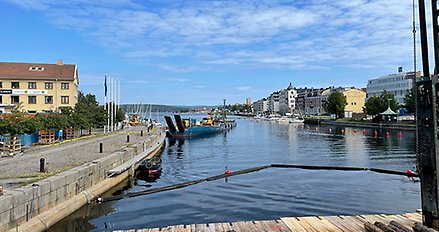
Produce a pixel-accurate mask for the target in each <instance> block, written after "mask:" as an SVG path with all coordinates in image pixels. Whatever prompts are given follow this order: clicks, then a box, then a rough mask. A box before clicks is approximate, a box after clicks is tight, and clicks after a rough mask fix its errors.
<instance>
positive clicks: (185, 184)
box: [96, 164, 418, 202]
mask: <svg viewBox="0 0 439 232" xmlns="http://www.w3.org/2000/svg"><path fill="white" fill-rule="evenodd" d="M268 168H298V169H307V170H337V171H371V172H377V173H383V174H391V175H399V176H407V177H418V175H417V174H412V173H407V172H400V171H394V170H386V169H379V168H362V167H337V166H315V165H295V164H271V165H265V166H259V167H253V168H247V169H243V170H239V171H235V172H231V173H228V174H221V175H215V176H210V177H207V178H202V179H198V180H192V181H187V182H183V183H180V184H174V185H168V186H164V187H160V188H153V189H148V190H145V191H140V192H132V193H125V194H122V195H117V196H111V197H98V198H97V199H96V201H97V202H106V201H115V200H120V199H125V198H131V197H137V196H143V195H149V194H153V193H159V192H165V191H170V190H174V189H179V188H185V187H188V186H191V185H196V184H199V183H202V182H206V181H214V180H219V179H223V178H227V177H230V176H237V175H242V174H247V173H251V172H257V171H261V170H264V169H268Z"/></svg>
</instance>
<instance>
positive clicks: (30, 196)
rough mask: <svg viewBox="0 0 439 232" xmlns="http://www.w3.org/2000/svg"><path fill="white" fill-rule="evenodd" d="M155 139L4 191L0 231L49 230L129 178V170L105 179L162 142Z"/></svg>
mask: <svg viewBox="0 0 439 232" xmlns="http://www.w3.org/2000/svg"><path fill="white" fill-rule="evenodd" d="M158 138H159V140H156V141H150V142H148V141H144V142H141V143H137V144H134V145H131V146H129V147H124V148H122V149H121V150H120V151H117V152H114V153H112V154H110V155H107V156H103V157H102V158H99V159H97V160H95V161H92V162H89V163H86V164H83V165H81V166H78V167H75V168H72V169H70V170H67V171H65V172H62V173H60V174H57V175H54V176H51V177H48V178H46V179H43V180H40V181H37V182H35V183H32V184H29V185H27V186H24V187H21V188H16V189H14V190H8V191H6V192H5V193H4V195H2V196H0V231H8V230H10V231H44V230H46V229H48V228H49V227H50V226H51V225H53V224H54V223H56V222H57V221H59V220H61V219H62V218H64V217H65V216H67V215H69V214H70V213H73V212H74V211H75V210H77V209H79V208H80V207H82V206H83V205H85V204H87V202H90V201H92V200H93V199H94V198H95V197H96V196H97V195H100V194H102V193H104V192H105V191H107V190H108V189H110V188H111V187H113V186H115V185H117V184H118V183H120V182H121V181H123V180H124V179H125V178H126V177H128V176H129V173H128V172H129V170H128V171H127V172H125V173H123V174H121V175H119V176H116V177H108V171H109V170H110V169H112V168H114V167H117V166H119V165H121V164H123V163H124V162H126V161H128V160H130V159H131V158H133V157H134V156H135V155H137V154H139V153H141V152H143V151H145V150H144V149H145V148H146V149H148V148H149V147H150V146H151V145H152V144H153V143H157V142H160V143H163V141H164V137H162V136H159V137H158ZM160 140H161V141H160ZM144 143H147V145H146V146H145V145H144ZM160 148H161V146H159V147H158V148H157V149H156V150H154V151H153V152H152V153H157V152H159V150H160Z"/></svg>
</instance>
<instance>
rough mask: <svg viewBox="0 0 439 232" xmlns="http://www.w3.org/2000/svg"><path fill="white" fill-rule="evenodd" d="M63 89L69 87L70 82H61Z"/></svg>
mask: <svg viewBox="0 0 439 232" xmlns="http://www.w3.org/2000/svg"><path fill="white" fill-rule="evenodd" d="M61 89H69V83H64V82H63V83H61Z"/></svg>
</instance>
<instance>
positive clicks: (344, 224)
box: [325, 216, 359, 232]
mask: <svg viewBox="0 0 439 232" xmlns="http://www.w3.org/2000/svg"><path fill="white" fill-rule="evenodd" d="M325 219H326V220H328V221H330V222H331V223H332V224H334V225H335V226H337V227H338V228H340V229H341V230H342V231H343V232H349V231H359V229H358V228H357V227H356V226H352V225H351V223H350V222H349V221H348V220H346V219H344V218H342V217H340V216H328V217H325Z"/></svg>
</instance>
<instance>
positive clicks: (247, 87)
mask: <svg viewBox="0 0 439 232" xmlns="http://www.w3.org/2000/svg"><path fill="white" fill-rule="evenodd" d="M236 89H238V90H240V91H247V90H250V89H251V87H250V86H238V87H236Z"/></svg>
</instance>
